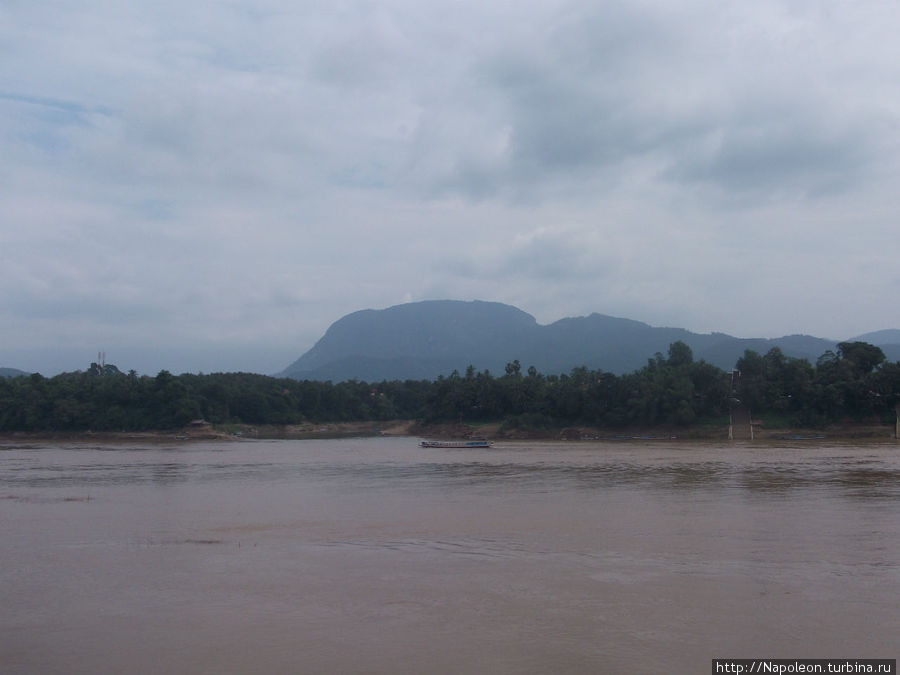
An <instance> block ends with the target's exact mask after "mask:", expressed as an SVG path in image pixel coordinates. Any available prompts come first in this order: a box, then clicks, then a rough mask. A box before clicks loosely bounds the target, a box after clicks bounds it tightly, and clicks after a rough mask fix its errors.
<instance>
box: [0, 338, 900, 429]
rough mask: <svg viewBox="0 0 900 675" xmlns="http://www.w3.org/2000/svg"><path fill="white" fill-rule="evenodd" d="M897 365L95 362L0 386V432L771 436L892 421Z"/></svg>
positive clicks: (827, 357) (681, 351)
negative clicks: (283, 429) (445, 372)
mask: <svg viewBox="0 0 900 675" xmlns="http://www.w3.org/2000/svg"><path fill="white" fill-rule="evenodd" d="M898 402H900V362H888V361H886V359H885V355H884V353H883V352H882V350H881V349H880V348H879V347H876V346H873V345H870V344H867V343H864V342H842V343H840V344H839V345H838V348H837V351H835V352H831V351H828V352H826V353H824V354H822V356H821V357H819V358H818V359H817V361H816V363H815V364H811V363H810V362H809V361H807V360H806V359H795V358H790V357H787V356H785V355H784V354H783V353H782V352H781V350H780V349H778V348H774V349H772V350H770V351H769V352H767V353H766V354H763V355H760V354H758V353H756V352H753V351H749V350H748V351H746V352H745V353H744V355H743V356H742V357H741V358H740V359H739V360H738V362H737V363H736V364H735V368H734V370H733V371H723V370H722V369H720V368H717V367H715V366H712V365H710V364H708V363H706V362H704V361H695V360H694V358H693V354H692V352H691V349H690V347H688V346H687V345H686V344H684V343H683V342H674V343H672V344H671V345H670V346H669V349H668V354H666V355H663V354H659V353H658V354H656V355H655V356H654V357H653V358H652V359H649V360H648V362H647V364H646V365H645V366H644V367H643V368H641V369H640V370H637V371H635V372H632V373H629V374H625V375H614V374H611V373H607V372H603V371H599V370H589V369H587V368H584V367H582V368H575V369H573V370H571V371H570V372H568V373H565V374H553V375H545V374H542V373H539V372H537V370H536V369H535V368H534V367H528V368H527V369H525V370H524V372H523V369H522V366H521V364H520V363H519V362H518V361H517V360H513V361H511V362H510V363H508V364H507V365H506V368H505V372H504V373H503V374H498V375H494V374H491V373H490V372H488V371H486V370H485V371H481V372H478V371H476V370H475V368H473V367H471V366H470V367H469V368H467V369H466V371H465V372H464V373H459V372H458V371H453V373H451V374H450V375H449V376H447V377H439V378H438V379H436V380H433V381H424V380H423V381H417V380H406V381H402V382H401V381H391V382H388V381H383V382H377V383H367V382H360V381H356V380H350V381H344V382H337V383H332V382H318V381H309V380H306V381H298V380H293V379H287V378H275V377H269V376H265V375H257V374H249V373H214V374H206V375H204V374H182V375H173V374H171V373H169V372H167V371H165V370H163V371H161V372H160V373H159V374H157V375H156V376H155V377H151V376H146V375H142V376H140V375H138V374H136V373H135V372H134V371H130V372H128V373H123V372H120V371H119V370H118V369H117V368H115V367H109V366H107V367H106V368H103V367H99V366H97V365H96V364H92V367H91V368H90V369H88V370H86V371H81V372H72V373H63V374H60V375H56V376H54V377H50V378H46V377H42V376H41V375H39V374H33V375H28V376H19V377H10V378H0V431H5V432H10V431H87V430H91V431H145V430H169V429H178V428H182V427H184V426H185V425H186V424H188V423H189V422H191V421H192V420H196V419H203V420H206V421H207V422H209V423H211V424H214V425H227V424H245V425H286V424H303V423H308V422H313V423H324V422H347V421H368V420H391V419H416V420H420V421H422V422H425V423H440V422H464V423H479V422H489V421H490V422H502V423H503V424H504V425H505V426H506V427H507V428H526V429H539V428H549V427H554V426H565V425H589V426H595V427H603V428H612V429H614V428H626V427H643V428H653V427H659V426H688V425H694V424H725V423H727V419H728V414H729V411H730V409H731V407H732V406H734V405H737V404H743V405H745V406H749V407H750V409H751V411H752V413H753V416H754V418H763V419H766V420H767V422H768V421H771V422H772V423H774V424H783V425H797V426H804V427H811V428H815V427H822V426H825V425H827V424H831V423H835V422H845V421H856V422H863V421H865V422H884V423H887V422H893V420H894V415H895V406H896V405H897V404H898Z"/></svg>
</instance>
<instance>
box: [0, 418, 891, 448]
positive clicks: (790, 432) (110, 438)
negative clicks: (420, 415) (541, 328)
mask: <svg viewBox="0 0 900 675" xmlns="http://www.w3.org/2000/svg"><path fill="white" fill-rule="evenodd" d="M894 434H895V427H894V426H893V425H890V426H888V425H875V424H841V425H831V426H829V427H826V428H824V429H803V428H788V429H785V428H779V429H767V428H766V427H765V426H764V425H760V426H758V427H755V428H754V439H755V440H760V441H765V440H775V441H777V440H819V439H829V440H854V441H861V440H865V441H873V442H897V439H896V438H895V437H894ZM365 436H398V437H403V436H407V437H409V436H412V437H422V438H435V439H454V438H456V439H458V438H490V439H497V440H502V439H507V440H565V441H589V440H629V439H641V440H709V441H723V440H727V439H728V427H727V426H725V425H721V426H719V425H716V426H689V427H654V428H626V429H621V428H618V429H609V428H601V427H591V426H569V427H558V428H547V429H537V430H534V429H531V430H523V429H502V428H501V425H500V424H499V423H493V424H480V425H466V424H453V423H451V424H431V425H428V424H421V423H418V422H416V421H414V420H390V421H383V422H336V423H321V424H303V425H288V426H253V425H224V426H222V427H213V426H210V425H205V426H192V427H188V428H185V429H178V430H165V431H118V432H116V431H97V432H94V431H39V432H6V433H2V434H0V442H7V443H9V442H22V441H25V442H33V441H81V442H92V443H123V442H128V443H170V442H188V441H239V440H243V439H279V438H284V439H289V438H290V439H311V438H348V437H365Z"/></svg>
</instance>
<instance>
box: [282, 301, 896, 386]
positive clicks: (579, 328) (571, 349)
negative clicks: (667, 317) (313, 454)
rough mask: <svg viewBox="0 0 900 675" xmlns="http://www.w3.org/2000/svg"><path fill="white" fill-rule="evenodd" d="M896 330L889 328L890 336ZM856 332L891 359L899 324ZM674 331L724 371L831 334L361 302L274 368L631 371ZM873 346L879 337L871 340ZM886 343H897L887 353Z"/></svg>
mask: <svg viewBox="0 0 900 675" xmlns="http://www.w3.org/2000/svg"><path fill="white" fill-rule="evenodd" d="M895 333H896V334H897V335H895ZM868 335H870V336H875V337H874V339H872V340H865V339H864V338H865V337H866V336H860V337H859V338H851V339H854V340H855V339H861V340H864V341H866V342H872V344H878V339H879V338H881V339H884V340H885V347H883V349H884V350H885V353H886V354H887V356H888V358H889V359H890V360H897V359H898V358H900V340H897V342H898V344H896V345H891V342H892V341H893V340H894V339H895V338H897V337H898V336H900V331H879V332H878V333H872V334H868ZM677 340H681V341H683V342H685V343H686V344H687V345H689V346H690V347H691V349H692V350H693V352H694V358H695V359H696V360H700V359H703V360H705V361H707V362H709V363H712V364H714V365H716V366H718V367H720V368H722V369H725V370H729V369H731V368H732V367H734V364H735V362H736V361H737V360H738V358H740V357H741V356H742V355H743V354H744V351H745V350H747V349H752V350H753V351H756V352H758V353H760V354H765V353H766V352H767V351H769V350H770V349H772V347H779V348H780V349H781V350H782V351H783V352H784V353H785V355H787V356H792V357H796V358H805V359H808V360H809V361H810V362H812V363H815V361H816V359H818V357H819V356H821V355H822V354H823V353H824V352H826V351H828V350H835V349H836V348H837V343H836V342H835V341H833V340H826V339H823V338H817V337H813V336H810V335H788V336H784V337H780V338H774V339H766V338H738V337H734V336H731V335H726V334H725V333H708V334H700V333H692V332H691V331H688V330H685V329H683V328H660V327H654V326H650V325H648V324H646V323H642V322H640V321H634V320H632V319H621V318H616V317H612V316H605V315H602V314H591V315H590V316H585V317H574V318H567V319H561V320H559V321H556V322H554V323H552V324H549V325H546V326H544V325H540V324H538V323H537V321H536V320H535V318H534V317H533V316H531V315H530V314H527V313H526V312H523V311H522V310H520V309H517V308H516V307H512V306H510V305H504V304H501V303H496V302H481V301H474V302H462V301H456V300H433V301H426V302H416V303H409V304H405V305H397V306H395V307H389V308H387V309H383V310H371V309H367V310H363V311H359V312H354V313H352V314H348V315H347V316H345V317H343V318H341V319H339V320H338V321H335V322H334V323H333V324H332V325H331V327H330V328H329V329H328V330H327V331H326V333H325V335H324V336H322V338H321V339H320V340H319V341H318V342H316V344H315V346H313V348H312V349H310V350H309V351H308V352H306V353H305V354H304V355H303V356H301V357H300V358H299V359H297V360H296V361H295V362H294V363H292V364H291V365H290V366H288V367H287V368H286V369H285V370H284V371H283V372H281V373H280V375H281V376H282V377H292V378H296V379H301V380H302V379H309V380H332V381H334V382H338V381H343V380H349V379H358V380H364V381H368V382H377V381H381V380H405V379H415V380H421V379H433V378H435V377H437V376H438V375H449V374H450V373H451V372H452V371H453V370H454V369H455V370H458V371H459V372H460V373H463V372H465V369H466V367H467V366H469V365H470V364H471V365H473V366H474V367H475V369H476V370H478V371H481V370H484V369H488V370H490V371H491V372H492V373H494V374H502V373H503V372H504V369H505V366H506V364H507V363H509V362H511V361H513V360H514V359H517V360H518V361H519V362H520V364H521V367H522V370H523V371H524V370H526V369H527V368H528V367H529V366H532V365H533V366H535V367H536V368H537V369H538V371H540V372H542V373H545V374H551V373H552V374H558V373H567V372H569V371H570V370H571V369H572V368H574V367H577V366H582V365H584V366H587V367H588V368H591V369H601V370H604V371H607V372H611V373H616V374H622V373H628V372H632V371H634V370H637V369H639V368H641V367H643V366H644V365H646V363H647V359H649V358H652V357H653V356H654V354H656V353H657V352H659V353H662V354H666V352H667V351H668V348H669V345H670V344H671V343H673V342H675V341H677ZM879 346H881V345H879ZM893 347H897V350H896V356H894V355H892V354H894V350H893Z"/></svg>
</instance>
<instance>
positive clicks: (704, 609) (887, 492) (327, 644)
mask: <svg viewBox="0 0 900 675" xmlns="http://www.w3.org/2000/svg"><path fill="white" fill-rule="evenodd" d="M898 479H900V448H898V446H896V445H869V446H859V447H854V446H841V445H834V444H832V445H819V446H817V445H812V444H803V445H802V446H799V447H798V446H796V445H795V446H790V445H789V444H785V445H782V446H764V445H752V444H749V445H748V444H743V445H742V444H732V445H717V444H705V445H699V446H692V445H690V444H687V443H682V442H679V443H643V444H638V443H628V444H616V443H569V444H565V443H547V444H541V443H521V444H513V443H509V444H502V443H500V444H498V445H497V446H495V447H494V448H492V449H464V450H441V449H427V450H423V449H421V448H418V447H417V445H416V441H415V439H356V440H333V441H277V442H234V443H218V444H217V443H200V444H183V445H177V446H172V447H167V446H150V445H140V446H133V447H132V446H91V445H88V444H70V445H66V446H62V447H60V446H39V445H30V446H26V445H18V446H14V445H8V446H5V447H3V446H0V516H2V519H0V522H2V523H3V546H2V548H0V606H2V607H3V608H4V611H3V612H2V614H0V657H2V662H3V664H4V668H5V669H6V670H9V671H10V672H29V673H30V672H61V671H65V672H85V673H87V672H96V671H105V672H109V671H126V670H135V669H137V670H141V671H145V672H198V671H203V672H207V671H222V672H273V671H303V672H391V673H394V672H400V673H404V672H409V673H411V672H419V671H421V670H423V669H429V670H437V671H441V672H444V671H446V672H485V671H492V672H522V671H526V672H532V671H537V672H545V671H553V672H651V671H654V670H658V671H661V670H662V669H668V670H670V671H672V672H700V671H702V672H706V669H707V668H709V662H710V659H712V658H713V657H722V656H735V657H738V656H741V657H752V656H763V655H764V656H767V657H783V658H794V657H797V656H798V655H801V656H805V657H810V658H817V657H818V658H824V657H835V656H853V657H860V656H871V657H875V656H879V655H881V657H882V658H883V657H884V655H885V654H887V656H888V657H890V656H891V654H894V656H896V649H897V646H898V643H897V641H896V636H897V635H898V634H900V610H898V607H900V602H898V601H900V536H898V535H900V480H898ZM836 645H840V647H839V650H840V651H839V652H836V651H835V650H836ZM673 669H674V670H673ZM6 670H4V672H6Z"/></svg>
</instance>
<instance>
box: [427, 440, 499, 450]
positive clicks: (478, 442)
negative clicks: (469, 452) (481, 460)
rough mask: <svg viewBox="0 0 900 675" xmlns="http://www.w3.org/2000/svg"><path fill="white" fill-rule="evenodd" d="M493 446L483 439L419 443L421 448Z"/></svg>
mask: <svg viewBox="0 0 900 675" xmlns="http://www.w3.org/2000/svg"><path fill="white" fill-rule="evenodd" d="M493 444H494V441H486V440H484V439H477V440H469V441H466V440H460V441H421V442H420V443H419V445H420V446H422V447H423V448H489V447H491V446H492V445H493Z"/></svg>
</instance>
